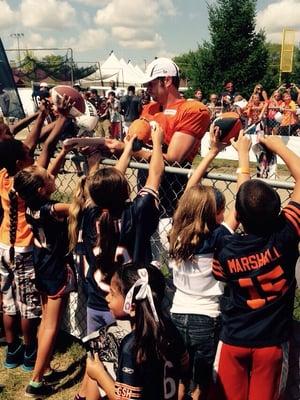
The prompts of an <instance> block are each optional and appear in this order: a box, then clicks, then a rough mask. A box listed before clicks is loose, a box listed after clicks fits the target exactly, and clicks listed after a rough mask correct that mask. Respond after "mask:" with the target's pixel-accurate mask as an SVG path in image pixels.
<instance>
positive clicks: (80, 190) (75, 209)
mask: <svg viewBox="0 0 300 400" xmlns="http://www.w3.org/2000/svg"><path fill="white" fill-rule="evenodd" d="M87 198H88V195H87V190H86V176H82V177H81V178H80V179H79V181H78V183H77V186H76V189H75V192H74V196H73V199H72V202H71V204H70V209H69V225H68V232H69V250H70V251H73V250H74V249H75V247H76V244H77V242H78V232H79V226H80V221H81V212H82V210H83V208H84V206H85V204H86V201H87Z"/></svg>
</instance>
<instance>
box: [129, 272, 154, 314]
mask: <svg viewBox="0 0 300 400" xmlns="http://www.w3.org/2000/svg"><path fill="white" fill-rule="evenodd" d="M137 272H138V274H139V277H140V278H139V279H138V280H137V281H136V282H135V283H134V285H133V286H132V287H131V288H130V289H129V291H128V292H127V294H126V297H125V302H124V307H123V310H124V311H125V312H126V313H127V314H129V313H130V310H131V305H132V300H133V293H134V289H135V288H136V287H138V286H140V289H139V291H138V292H137V294H136V295H135V299H136V300H143V299H146V298H147V299H148V301H149V304H150V307H151V310H152V313H153V316H154V319H155V321H156V322H159V319H158V316H157V312H156V308H155V305H154V301H153V296H152V291H151V287H150V285H149V276H148V271H147V270H146V268H140V269H138V271H137Z"/></svg>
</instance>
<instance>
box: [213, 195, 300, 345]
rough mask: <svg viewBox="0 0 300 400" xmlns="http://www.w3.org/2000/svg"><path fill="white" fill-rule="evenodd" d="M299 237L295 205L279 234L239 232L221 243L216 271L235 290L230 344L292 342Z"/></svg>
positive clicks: (226, 325) (226, 337) (228, 318)
mask: <svg viewBox="0 0 300 400" xmlns="http://www.w3.org/2000/svg"><path fill="white" fill-rule="evenodd" d="M299 236H300V204H298V203H296V202H293V201H291V202H290V203H289V204H288V206H286V207H285V208H284V209H283V210H282V213H281V215H280V217H279V219H278V224H277V227H276V229H275V230H274V232H272V233H270V234H268V235H266V236H257V235H254V234H245V235H239V234H235V235H232V236H226V237H224V238H221V239H220V241H219V242H218V243H217V251H216V253H215V259H214V261H213V273H214V276H215V277H216V279H219V280H222V281H225V282H227V284H228V291H229V299H228V301H227V302H226V307H225V308H224V309H223V310H222V313H223V319H224V322H223V329H222V333H221V340H223V342H224V343H227V344H232V345H237V346H244V347H266V346H274V345H278V344H280V343H282V342H284V341H286V340H288V338H289V330H290V329H289V328H290V325H291V321H292V314H293V303H294V295H295V266H296V262H297V259H298V256H299V252H298V242H299Z"/></svg>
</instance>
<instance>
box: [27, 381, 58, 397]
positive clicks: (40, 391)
mask: <svg viewBox="0 0 300 400" xmlns="http://www.w3.org/2000/svg"><path fill="white" fill-rule="evenodd" d="M51 394H52V389H51V387H50V386H46V385H44V384H42V385H41V386H38V387H35V386H32V385H31V384H29V385H27V387H26V389H25V397H31V398H32V399H43V398H45V397H48V396H50V395H51Z"/></svg>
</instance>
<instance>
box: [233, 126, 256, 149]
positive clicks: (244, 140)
mask: <svg viewBox="0 0 300 400" xmlns="http://www.w3.org/2000/svg"><path fill="white" fill-rule="evenodd" d="M230 143H231V145H232V147H233V148H234V149H235V150H236V151H237V152H238V153H240V152H245V153H248V152H249V150H250V148H251V144H252V141H251V138H250V135H244V130H243V129H241V130H240V133H239V136H238V138H237V140H235V139H234V138H232V139H230Z"/></svg>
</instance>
